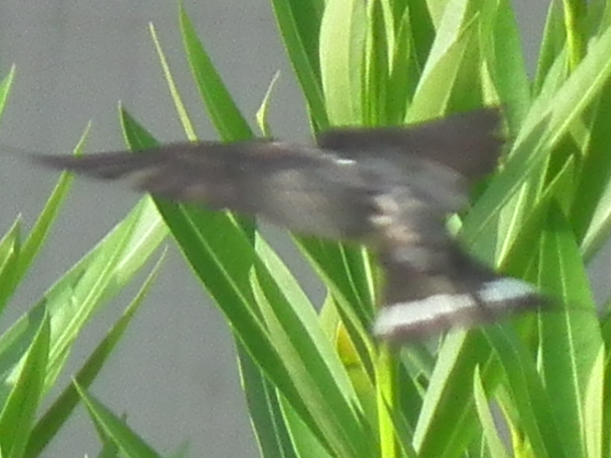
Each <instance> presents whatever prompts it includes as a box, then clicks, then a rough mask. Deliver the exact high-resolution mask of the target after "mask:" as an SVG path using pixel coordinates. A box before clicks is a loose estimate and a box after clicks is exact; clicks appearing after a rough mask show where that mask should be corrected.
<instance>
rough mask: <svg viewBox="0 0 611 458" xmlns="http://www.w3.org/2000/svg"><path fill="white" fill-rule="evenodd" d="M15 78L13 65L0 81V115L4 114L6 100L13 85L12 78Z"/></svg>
mask: <svg viewBox="0 0 611 458" xmlns="http://www.w3.org/2000/svg"><path fill="white" fill-rule="evenodd" d="M14 79H15V65H13V66H12V67H11V70H10V71H9V74H8V75H7V76H5V77H4V78H3V79H2V81H0V117H1V116H2V115H3V114H4V109H5V108H6V102H7V100H8V96H9V94H10V92H11V87H12V86H13V80H14Z"/></svg>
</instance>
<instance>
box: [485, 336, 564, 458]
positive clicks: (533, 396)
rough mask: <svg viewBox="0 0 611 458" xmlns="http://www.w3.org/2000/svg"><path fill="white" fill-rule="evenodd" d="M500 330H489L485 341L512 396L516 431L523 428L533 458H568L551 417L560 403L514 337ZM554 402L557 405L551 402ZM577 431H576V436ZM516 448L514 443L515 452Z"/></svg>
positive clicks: (526, 352)
mask: <svg viewBox="0 0 611 458" xmlns="http://www.w3.org/2000/svg"><path fill="white" fill-rule="evenodd" d="M508 331H509V330H507V329H501V328H500V327H490V329H488V330H487V331H486V337H487V339H488V341H489V342H490V345H491V346H492V348H493V350H494V353H495V354H496V356H497V357H498V360H499V362H500V363H501V367H502V370H503V378H504V380H505V383H506V386H507V388H508V390H509V393H510V394H511V402H512V404H513V409H514V410H515V412H516V413H517V418H516V419H515V420H517V421H519V423H518V424H517V425H514V427H518V428H520V433H521V434H523V435H524V436H525V440H527V442H528V445H529V448H532V455H528V456H536V457H537V458H546V457H549V458H562V457H569V456H571V455H567V452H566V450H565V449H564V448H563V447H562V441H561V439H560V434H559V431H558V429H557V427H558V424H557V420H560V418H556V417H554V415H553V413H552V406H553V404H557V399H555V398H553V396H554V395H553V393H551V392H549V391H547V390H546V389H545V388H544V385H543V383H542V381H541V379H540V378H539V375H538V374H537V370H536V367H535V362H534V361H533V357H532V356H531V355H530V354H529V352H528V350H527V349H526V347H525V346H524V343H522V342H521V341H520V340H518V339H517V337H516V335H515V333H512V332H508ZM552 399H553V400H554V401H552ZM574 433H575V431H573V434H574ZM516 446H517V444H515V443H514V448H515V447H516Z"/></svg>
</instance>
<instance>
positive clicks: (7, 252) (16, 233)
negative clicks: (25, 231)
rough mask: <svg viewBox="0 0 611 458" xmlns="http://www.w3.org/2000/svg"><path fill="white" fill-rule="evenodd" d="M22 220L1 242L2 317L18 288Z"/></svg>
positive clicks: (18, 220)
mask: <svg viewBox="0 0 611 458" xmlns="http://www.w3.org/2000/svg"><path fill="white" fill-rule="evenodd" d="M20 234H21V219H20V218H17V220H15V222H14V223H13V225H12V226H11V228H10V229H9V230H8V232H7V233H6V234H5V235H4V237H2V240H0V315H2V312H3V311H4V309H5V307H6V304H7V301H8V299H9V297H10V296H11V294H12V293H13V291H14V290H15V287H16V286H17V283H18V282H17V278H16V277H17V275H16V274H17V265H18V263H19V255H20V252H21V240H20Z"/></svg>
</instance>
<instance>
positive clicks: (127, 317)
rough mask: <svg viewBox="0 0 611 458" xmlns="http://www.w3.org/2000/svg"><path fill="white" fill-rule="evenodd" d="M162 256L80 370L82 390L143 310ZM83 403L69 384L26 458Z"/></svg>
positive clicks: (38, 450) (33, 436)
mask: <svg viewBox="0 0 611 458" xmlns="http://www.w3.org/2000/svg"><path fill="white" fill-rule="evenodd" d="M162 260H163V256H162V257H161V258H160V259H159V261H158V262H157V264H155V266H154V267H153V269H152V270H151V273H150V274H149V275H148V277H147V278H146V279H145V281H144V283H143V285H142V286H141V287H140V290H139V291H138V293H137V294H136V297H135V298H134V299H133V300H132V302H131V303H130V304H129V305H128V307H127V308H126V309H125V311H124V312H123V315H122V316H121V318H120V319H119V320H118V321H117V322H116V323H115V324H114V326H113V327H112V328H111V329H110V330H109V332H108V333H107V334H106V336H105V337H104V339H103V340H102V341H101V342H100V343H99V344H98V345H97V347H96V348H95V350H94V351H93V352H92V353H91V355H90V356H89V357H88V358H87V361H85V363H84V364H83V365H82V366H81V368H80V369H79V371H78V373H77V375H76V377H75V378H74V380H75V381H76V383H77V384H78V385H79V386H80V387H82V388H85V389H86V388H88V387H89V386H90V385H91V383H93V381H94V380H95V379H96V377H97V376H98V374H99V373H100V371H101V370H102V367H104V364H105V363H106V361H107V360H108V358H109V357H110V356H111V355H112V354H113V352H114V349H115V348H116V346H117V344H118V343H119V341H120V340H121V338H122V337H123V334H124V333H125V331H126V330H127V327H128V326H129V324H130V323H131V320H132V318H133V317H134V316H135V314H136V312H137V311H138V310H139V309H140V306H141V305H142V303H143V301H144V298H145V297H146V296H147V294H148V292H149V290H150V288H151V286H152V285H153V283H154V280H155V279H156V277H157V273H158V272H159V268H160V267H161V262H162ZM79 400H80V396H79V395H78V393H77V391H76V388H75V386H74V384H70V385H69V386H68V387H67V388H66V389H65V390H64V391H63V392H62V393H61V394H60V395H59V397H58V398H57V399H56V400H55V401H54V402H53V404H52V405H51V406H50V407H49V408H48V409H47V410H46V412H45V413H44V415H43V416H42V417H41V418H40V419H39V420H38V421H37V422H36V425H35V426H34V428H33V430H32V434H31V435H30V438H29V441H28V444H27V447H26V450H25V453H24V454H23V456H24V458H34V457H37V456H39V455H40V453H41V452H42V450H43V449H44V448H45V447H46V446H47V445H48V444H49V442H51V440H52V439H53V437H54V436H55V435H56V434H57V433H58V432H59V431H60V430H61V428H62V427H63V425H64V424H65V422H66V421H67V420H68V419H69V418H70V416H71V415H72V413H73V412H74V409H75V407H76V406H77V404H78V402H79Z"/></svg>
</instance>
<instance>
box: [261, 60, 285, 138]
mask: <svg viewBox="0 0 611 458" xmlns="http://www.w3.org/2000/svg"><path fill="white" fill-rule="evenodd" d="M279 77H280V72H276V74H275V75H274V77H273V78H272V80H271V82H270V83H269V86H268V88H267V92H266V93H265V96H264V97H263V101H262V102H261V106H260V107H259V109H258V110H257V115H256V117H257V123H258V124H259V129H261V132H262V133H263V135H264V136H265V137H271V136H272V129H271V126H270V125H269V123H268V121H267V116H268V114H269V104H270V102H271V98H272V91H273V89H274V85H275V84H276V81H278V78H279Z"/></svg>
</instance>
